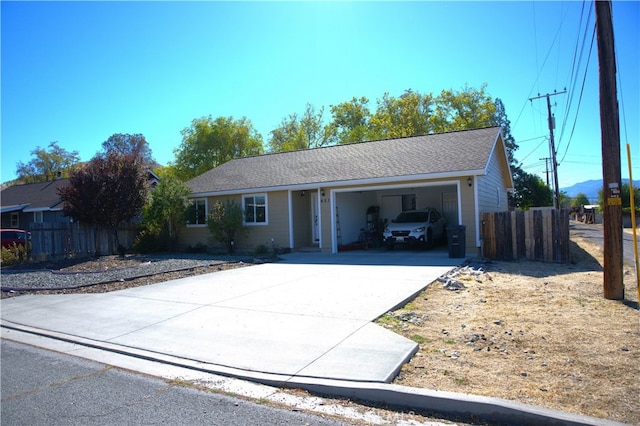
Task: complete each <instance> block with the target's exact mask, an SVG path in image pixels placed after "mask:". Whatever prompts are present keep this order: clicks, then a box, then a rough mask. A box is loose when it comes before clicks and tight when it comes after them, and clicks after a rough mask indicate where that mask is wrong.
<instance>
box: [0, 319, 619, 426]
mask: <svg viewBox="0 0 640 426" xmlns="http://www.w3.org/2000/svg"><path fill="white" fill-rule="evenodd" d="M0 326H1V327H2V328H5V329H7V330H13V331H17V332H21V333H27V334H31V335H35V336H39V337H43V338H45V339H54V340H57V341H62V342H66V343H70V344H75V345H80V346H84V347H87V348H92V349H97V350H100V351H106V352H111V353H114V354H119V355H124V356H127V357H133V358H137V359H141V360H146V361H153V362H158V363H162V364H166V365H170V366H175V367H181V368H186V369H189V370H194V371H197V372H203V373H208V374H215V375H218V376H224V377H229V378H234V379H240V380H245V381H249V382H253V383H258V384H263V385H267V386H271V387H274V388H290V389H303V390H306V391H308V392H311V393H313V394H316V395H320V396H326V397H341V398H348V399H351V400H354V401H360V402H365V403H376V404H385V405H388V406H392V407H397V408H404V409H411V410H415V411H418V412H420V411H430V412H434V413H441V414H444V415H447V416H455V417H458V418H460V417H464V418H473V419H474V420H479V421H481V422H486V423H489V424H519V425H539V424H545V425H570V426H578V425H584V426H614V425H624V424H623V423H618V422H613V421H609V420H606V419H599V418H595V417H589V416H583V415H578V414H571V413H566V412H563V411H559V410H552V409H547V408H542V407H537V406H533V405H528V404H522V403H518V402H513V401H508V400H504V399H499V398H492V397H484V396H477V395H469V394H463V393H455V392H446V391H437V390H430V389H418V388H411V387H407V386H400V385H394V384H389V383H373V382H354V381H345V380H333V379H322V378H314V377H301V376H290V375H280V374H274V373H264V372H259V371H249V370H242V369H238V368H234V367H230V366H225V365H216V364H209V363H204V362H200V361H197V360H192V359H186V358H179V357H174V356H171V355H167V354H163V353H158V352H152V351H147V350H141V349H137V348H132V347H128V346H122V345H115V344H111V343H107V342H101V341H96V340H91V339H86V338H82V337H78V336H73V335H68V334H64V333H58V332H54V331H49V330H43V329H38V328H34V327H29V326H23V325H20V324H14V323H10V322H7V321H2V322H1V323H0ZM15 341H18V342H20V340H19V339H15Z"/></svg>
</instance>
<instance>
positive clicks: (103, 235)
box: [29, 222, 138, 260]
mask: <svg viewBox="0 0 640 426" xmlns="http://www.w3.org/2000/svg"><path fill="white" fill-rule="evenodd" d="M29 231H30V232H31V254H32V257H33V258H34V259H36V260H56V259H62V258H68V257H76V258H84V257H91V256H93V255H94V254H95V253H96V252H97V253H99V254H101V255H107V254H113V253H116V252H117V247H114V243H113V238H112V233H111V232H109V231H107V230H104V229H98V231H97V235H96V233H95V232H96V231H95V228H94V227H93V226H89V225H83V224H80V223H77V222H75V223H68V222H66V223H65V222H61V223H32V224H31V226H30V229H29ZM137 234H138V228H137V227H136V226H135V225H125V226H122V227H120V228H118V239H119V240H120V244H121V245H122V246H124V247H127V248H131V247H133V240H134V238H135V237H136V235H137ZM96 236H97V238H96ZM96 249H97V250H96Z"/></svg>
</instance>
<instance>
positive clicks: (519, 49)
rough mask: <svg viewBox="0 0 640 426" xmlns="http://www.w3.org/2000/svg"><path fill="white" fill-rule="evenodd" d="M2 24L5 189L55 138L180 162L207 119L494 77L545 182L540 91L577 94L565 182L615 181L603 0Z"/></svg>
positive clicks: (635, 73) (618, 9)
mask: <svg viewBox="0 0 640 426" xmlns="http://www.w3.org/2000/svg"><path fill="white" fill-rule="evenodd" d="M639 5H640V3H639V2H637V1H629V2H614V5H613V19H614V31H615V41H616V48H617V58H618V71H619V80H618V81H619V84H620V83H621V85H619V87H618V90H619V100H620V105H621V107H622V106H623V107H624V108H621V110H620V113H621V116H620V129H621V152H622V156H621V160H622V161H621V163H622V164H621V165H622V175H623V177H628V167H627V157H626V146H625V144H626V142H629V143H630V144H631V148H632V161H633V164H634V167H633V174H634V178H635V179H638V178H640V141H639V127H638V118H639V117H640V109H639V101H638V97H639V94H640V88H639V83H640V65H639V60H638V56H639V52H640V34H639V28H640V8H639ZM1 19H2V22H1V24H2V34H1V36H2V46H1V47H2V63H1V64H2V81H1V83H2V87H1V90H2V92H1V94H2V110H1V113H2V132H1V137H2V151H1V157H2V181H3V182H5V181H7V180H11V179H13V178H15V171H16V163H17V162H18V161H23V162H27V161H29V160H30V159H31V158H32V157H31V155H30V152H31V151H32V150H33V149H35V148H36V147H37V146H40V147H42V148H46V147H47V146H48V144H49V142H51V141H58V143H59V145H60V146H61V147H63V148H65V149H67V150H69V151H73V150H77V151H79V153H80V157H81V159H82V160H89V159H90V158H91V157H93V156H94V155H95V154H96V153H97V152H98V151H100V150H101V144H102V142H103V141H105V140H106V139H107V138H108V137H109V136H110V135H112V134H114V133H142V134H144V135H145V137H146V138H147V141H148V142H149V145H150V147H151V149H152V151H153V154H154V157H155V159H156V160H157V161H158V162H160V163H161V164H167V163H169V162H170V161H173V159H174V155H173V150H174V149H175V148H176V147H178V146H179V144H180V142H181V130H182V129H184V128H185V127H188V126H189V125H190V123H191V121H192V120H193V119H194V118H199V117H203V116H208V115H211V116H213V117H218V116H233V117H234V118H240V117H243V116H244V117H247V118H248V119H250V120H251V121H252V123H253V124H254V126H255V128H256V129H257V130H258V131H259V132H260V133H261V134H262V136H263V139H264V142H265V143H266V142H267V141H268V139H269V132H270V131H271V130H272V129H274V128H276V127H277V126H278V125H279V124H280V122H281V121H282V119H283V118H284V117H286V116H288V115H289V114H292V113H294V112H298V113H301V112H302V111H303V110H304V107H305V104H306V103H311V104H313V105H315V106H316V107H317V108H320V107H322V106H324V107H325V114H327V117H328V109H329V106H330V105H333V104H337V103H339V102H343V101H348V100H350V99H351V98H352V97H354V96H357V97H360V96H366V97H368V98H369V99H370V101H371V102H370V107H371V109H372V110H373V109H374V108H375V105H376V99H378V98H380V97H381V96H382V95H383V94H384V93H385V92H389V93H390V94H391V95H394V96H399V95H401V94H402V93H403V92H404V91H405V90H406V89H413V90H414V91H419V92H421V93H429V92H431V93H434V94H438V93H439V92H440V91H441V90H443V89H454V90H460V89H462V88H464V87H465V86H470V87H475V88H480V87H481V85H482V84H483V83H486V84H487V89H486V90H487V92H488V93H489V94H490V95H491V96H492V97H494V98H501V99H502V100H503V102H504V104H505V106H506V110H507V114H508V117H509V119H510V120H511V125H512V133H513V135H514V136H515V138H516V141H517V143H518V144H519V145H520V149H519V150H518V151H517V152H516V158H517V159H518V160H520V161H521V162H522V165H523V167H524V169H525V170H526V171H528V172H529V173H536V174H538V175H539V176H541V177H543V178H545V174H544V172H545V162H544V160H540V159H541V158H544V157H548V156H549V147H548V134H549V132H548V128H547V118H546V117H547V108H546V101H545V100H544V99H540V100H534V101H533V102H530V101H529V100H528V99H529V98H531V97H535V96H537V95H538V94H539V93H540V94H546V93H551V92H553V91H554V90H557V91H562V90H563V89H564V88H565V87H566V89H567V90H568V93H567V94H564V95H558V96H554V97H552V101H553V103H554V106H553V112H554V114H555V116H556V123H557V124H556V130H555V132H556V145H557V148H558V161H559V162H560V166H559V180H560V187H564V186H568V185H571V184H573V183H576V182H581V181H585V180H589V179H599V178H601V176H602V166H601V139H600V123H599V104H598V98H599V95H598V60H597V45H596V43H595V40H594V43H593V44H594V45H593V51H592V53H591V58H590V60H589V62H588V67H587V56H588V54H589V46H590V45H591V37H592V33H593V28H594V22H595V10H594V8H593V2H585V3H583V2H580V1H570V2H538V1H519V2H406V3H404V2H322V3H314V2H302V3H297V2H278V3H271V2H257V3H254V2H188V3H187V2H135V3H134V2H6V1H3V2H2V3H1ZM585 34H586V35H585ZM585 38H586V41H585V42H584V45H585V47H584V48H583V47H582V45H583V39H585ZM576 46H578V47H577V48H576ZM576 49H577V53H575V52H576ZM581 52H583V53H581ZM579 59H580V60H579ZM572 68H573V69H575V71H574V72H573V73H572ZM572 75H573V77H572ZM583 78H584V89H583V90H582V98H581V99H580V92H581V88H582V85H583ZM578 106H579V107H578ZM623 113H624V115H623ZM574 123H575V130H573V135H572V136H570V135H571V133H572V128H573V127H574Z"/></svg>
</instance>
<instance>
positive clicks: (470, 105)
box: [431, 83, 496, 133]
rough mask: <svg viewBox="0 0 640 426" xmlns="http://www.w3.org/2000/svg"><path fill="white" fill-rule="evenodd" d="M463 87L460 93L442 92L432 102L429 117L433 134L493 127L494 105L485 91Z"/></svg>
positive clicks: (484, 87)
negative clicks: (431, 113)
mask: <svg viewBox="0 0 640 426" xmlns="http://www.w3.org/2000/svg"><path fill="white" fill-rule="evenodd" d="M486 87H487V85H486V83H485V84H483V85H482V87H481V88H480V89H479V90H478V89H474V88H471V87H465V88H464V89H462V90H460V91H454V90H443V91H442V92H440V95H438V96H437V97H436V99H435V101H434V106H435V107H434V111H433V115H432V116H431V122H432V129H433V131H434V132H435V133H442V132H451V131H457V130H469V129H479V128H483V127H489V126H493V125H494V122H495V121H494V120H495V115H496V105H495V103H494V102H493V100H492V98H491V96H490V95H489V94H488V93H487V92H486V91H485V89H486Z"/></svg>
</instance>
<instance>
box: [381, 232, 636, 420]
mask: <svg viewBox="0 0 640 426" xmlns="http://www.w3.org/2000/svg"><path fill="white" fill-rule="evenodd" d="M572 239H573V247H572V259H573V263H572V264H568V265H559V264H546V263H539V262H529V261H520V262H495V263H491V264H487V265H486V269H487V270H488V273H486V274H483V275H481V276H480V277H478V278H479V279H477V280H476V279H475V278H474V277H472V276H468V277H466V278H465V279H464V281H463V282H464V284H465V287H466V288H465V289H462V290H459V291H451V290H446V289H444V288H443V287H442V285H441V284H440V283H439V282H435V283H433V284H432V285H430V286H429V287H428V288H427V289H426V290H425V291H424V292H422V293H421V294H420V295H419V296H418V297H416V298H415V299H414V300H413V301H412V302H410V303H409V304H408V305H406V306H405V307H404V308H403V309H400V310H399V311H396V312H394V313H393V314H389V315H386V316H384V317H382V318H381V319H380V320H379V322H380V323H382V324H384V325H385V327H388V328H390V329H392V330H394V331H396V332H398V333H400V334H402V335H404V336H406V337H408V338H410V339H413V340H414V341H416V342H417V343H419V344H420V350H419V352H418V354H417V355H416V356H415V357H413V359H412V360H411V361H410V362H409V363H408V364H406V365H405V366H404V367H403V369H402V371H401V373H400V375H399V377H398V378H397V380H396V383H397V384H401V385H405V386H412V387H420V388H430V389H438V390H446V391H453V392H463V393H470V394H476V395H486V396H493V397H498V398H504V399H508V400H514V401H519V402H523V403H527V404H533V405H538V406H543V407H548V408H554V409H558V410H563V411H567V412H573V413H579V414H584V415H589V416H595V417H599V418H605V419H609V420H615V421H620V422H626V423H631V424H640V384H639V382H638V379H639V374H638V372H639V371H640V324H639V311H638V309H637V289H636V277H635V272H634V270H633V268H632V267H629V266H626V265H625V295H626V297H627V298H628V299H629V300H626V301H624V302H621V301H611V300H606V299H604V298H603V296H602V286H603V284H602V282H603V281H602V280H603V273H602V267H601V264H602V252H601V250H600V249H599V248H598V247H597V246H594V245H592V244H590V243H589V242H588V241H586V240H581V239H579V238H572ZM402 314H405V315H404V320H403V319H398V318H397V316H398V315H402ZM407 318H414V320H413V321H407Z"/></svg>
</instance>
